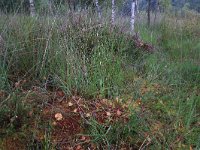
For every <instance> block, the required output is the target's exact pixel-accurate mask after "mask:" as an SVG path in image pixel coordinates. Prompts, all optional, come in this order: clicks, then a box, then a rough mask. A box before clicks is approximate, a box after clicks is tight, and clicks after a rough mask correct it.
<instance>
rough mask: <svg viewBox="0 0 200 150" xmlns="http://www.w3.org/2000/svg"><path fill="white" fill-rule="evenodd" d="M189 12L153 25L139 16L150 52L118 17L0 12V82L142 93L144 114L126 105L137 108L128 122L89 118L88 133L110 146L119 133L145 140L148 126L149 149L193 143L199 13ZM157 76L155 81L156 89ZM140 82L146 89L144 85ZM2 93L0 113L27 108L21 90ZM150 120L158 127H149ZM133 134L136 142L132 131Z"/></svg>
mask: <svg viewBox="0 0 200 150" xmlns="http://www.w3.org/2000/svg"><path fill="white" fill-rule="evenodd" d="M190 16H192V17H189V18H188V17H187V16H185V17H184V18H183V17H182V16H181V17H179V16H169V15H168V16H165V17H163V19H160V20H161V22H158V23H157V22H156V24H153V25H152V26H150V27H147V26H146V25H144V24H140V23H139V24H136V30H137V31H138V32H139V34H140V36H141V39H143V40H144V41H145V42H148V43H151V44H153V45H154V47H155V52H154V53H152V54H150V53H145V52H144V51H143V50H142V49H138V48H136V46H135V43H134V41H133V38H132V36H131V35H130V34H124V33H122V31H123V30H124V29H123V27H124V26H123V25H122V24H120V23H116V27H115V29H114V30H113V29H111V28H110V26H109V25H108V24H109V23H108V22H104V23H103V26H102V24H101V25H100V23H99V22H98V21H95V18H90V16H87V15H86V16H84V15H82V14H78V13H77V14H74V15H72V16H70V17H69V20H68V19H66V18H64V17H55V18H54V17H52V16H50V17H49V16H47V17H45V18H44V17H38V18H30V17H28V16H15V17H12V16H4V17H1V19H0V30H1V31H2V32H1V35H2V37H3V38H4V40H5V42H6V44H5V47H4V55H3V59H1V61H0V63H1V65H0V75H1V76H0V90H3V91H8V90H9V91H14V92H16V91H18V92H19V91H20V90H22V89H20V88H19V89H18V87H16V84H15V83H16V82H18V81H21V80H25V79H26V83H27V82H28V83H27V85H26V87H25V88H26V89H31V87H32V86H34V85H35V84H38V83H39V86H40V87H41V88H44V89H46V90H52V88H53V89H57V88H60V89H62V90H63V91H64V92H65V93H66V94H67V95H74V94H79V95H82V96H85V97H101V98H105V97H109V98H114V97H117V96H120V97H123V98H124V99H125V100H127V99H128V97H131V101H135V100H137V99H141V100H142V104H144V106H145V107H144V108H143V109H144V110H142V111H144V115H143V116H142V117H141V116H140V113H139V112H138V110H136V109H135V108H130V109H131V110H132V111H133V112H134V113H133V114H130V118H129V119H130V120H131V121H130V122H129V124H127V125H123V124H119V125H118V124H117V125H115V124H114V125H111V126H110V128H109V130H107V128H105V126H103V125H101V124H99V123H98V122H96V121H95V120H91V122H90V123H91V124H90V125H91V126H90V128H89V132H88V133H89V135H90V136H91V137H92V138H93V141H94V142H100V143H101V144H102V145H104V146H105V145H106V146H107V147H109V148H111V145H112V144H116V145H117V144H119V143H120V142H121V141H122V143H123V142H124V141H125V142H127V141H129V142H130V140H129V139H128V138H131V139H132V138H133V137H137V138H138V139H139V140H144V138H143V137H142V138H141V137H140V132H141V133H143V132H148V133H150V134H149V137H148V138H150V140H151V144H150V145H149V147H150V148H151V149H170V148H174V149H178V148H180V149H181V148H186V147H187V146H189V147H190V146H192V147H196V148H197V149H198V146H199V145H198V142H199V140H198V138H199V128H198V125H199V113H200V112H199V108H200V103H199V90H200V89H199V88H200V87H199V85H200V84H199V83H200V64H199V58H200V51H199V50H200V49H199V48H200V47H199V40H200V35H199V30H198V29H199V23H200V21H199V16H198V15H197V16H193V15H190ZM105 21H106V20H105ZM126 31H127V30H126ZM126 33H127V32H126ZM155 84H158V85H159V86H158V89H157V90H155V89H156V88H155V87H154V86H155ZM144 86H145V89H147V90H146V91H147V92H145V93H141V89H143V88H144ZM23 90H25V89H23ZM23 90H22V91H23ZM7 94H9V92H7ZM19 95H20V94H19ZM3 99H4V98H3ZM7 100H9V101H3V102H1V103H0V108H1V110H2V111H1V112H0V120H1V118H2V119H5V118H4V117H5V116H6V115H5V114H8V113H9V114H10V116H15V114H17V115H21V114H22V113H27V112H26V111H27V109H28V108H27V107H26V106H25V105H24V103H23V100H22V99H21V98H19V96H18V95H15V94H13V95H11V97H10V98H8V99H7ZM10 103H11V104H10ZM10 105H12V106H13V107H9V106H10ZM6 107H7V108H6ZM12 108H13V110H14V111H13V110H12ZM133 109H134V110H133ZM5 110H9V112H7V111H5ZM186 112H187V113H186ZM10 116H9V117H10ZM9 117H7V118H9ZM10 118H11V117H10ZM10 118H9V120H10ZM22 118H23V117H22ZM135 118H137V119H135ZM23 121H24V120H23ZM3 122H4V123H5V124H6V125H7V124H9V122H8V123H7V122H5V121H3ZM138 124H140V125H138ZM157 124H161V125H162V128H161V127H157ZM135 125H138V126H140V127H137V126H135ZM143 127H144V128H143ZM154 127H157V131H156V132H155V131H152V130H153V129H154ZM121 129H122V130H121ZM118 130H120V132H117V131H118ZM151 131H152V132H151ZM115 135H116V136H115ZM48 136H49V135H48ZM48 136H47V139H48V138H49V137H48ZM127 137H128V138H127ZM114 139H115V140H116V141H115V140H114ZM120 140H121V141H120ZM46 142H47V143H46V144H47V145H48V144H49V143H48V141H46ZM132 142H133V145H134V144H135V143H137V144H138V143H141V141H140V142H138V141H137V139H133V140H132ZM142 142H143V141H142ZM131 144H132V143H131ZM133 145H131V146H133ZM99 147H101V145H99ZM138 148H139V147H138Z"/></svg>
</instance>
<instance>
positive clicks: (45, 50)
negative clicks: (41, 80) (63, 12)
mask: <svg viewBox="0 0 200 150" xmlns="http://www.w3.org/2000/svg"><path fill="white" fill-rule="evenodd" d="M55 20H56V19H54V20H53V23H52V27H51V29H50V31H49V35H48V38H47V42H46V45H45V49H44V54H43V58H42V65H41V69H40V73H41V72H42V69H43V67H44V64H45V60H46V55H47V50H48V46H49V41H50V38H51V32H52V30H53V25H54V23H55Z"/></svg>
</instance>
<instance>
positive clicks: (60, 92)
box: [57, 91, 65, 97]
mask: <svg viewBox="0 0 200 150" xmlns="http://www.w3.org/2000/svg"><path fill="white" fill-rule="evenodd" d="M57 95H58V96H59V97H64V96H65V93H64V92H63V91H57Z"/></svg>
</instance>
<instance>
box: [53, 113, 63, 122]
mask: <svg viewBox="0 0 200 150" xmlns="http://www.w3.org/2000/svg"><path fill="white" fill-rule="evenodd" d="M55 118H56V120H57V121H60V120H62V119H63V116H62V114H61V113H56V114H55Z"/></svg>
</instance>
